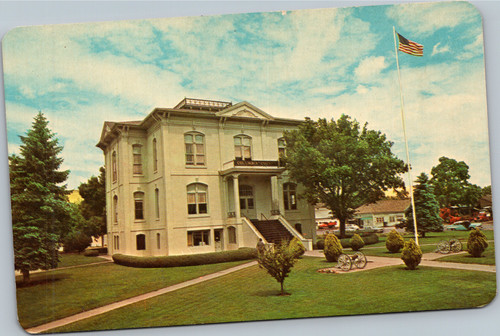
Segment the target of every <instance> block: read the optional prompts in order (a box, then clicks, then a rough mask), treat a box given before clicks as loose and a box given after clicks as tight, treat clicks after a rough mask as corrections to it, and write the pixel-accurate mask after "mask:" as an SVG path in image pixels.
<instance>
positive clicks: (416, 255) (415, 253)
mask: <svg viewBox="0 0 500 336" xmlns="http://www.w3.org/2000/svg"><path fill="white" fill-rule="evenodd" d="M401 259H403V261H404V263H405V265H406V267H408V269H410V270H414V269H417V266H418V264H420V261H421V260H422V250H421V249H420V246H418V245H417V244H415V242H414V241H413V239H410V240H409V241H407V242H406V243H405V246H404V248H403V251H402V252H401Z"/></svg>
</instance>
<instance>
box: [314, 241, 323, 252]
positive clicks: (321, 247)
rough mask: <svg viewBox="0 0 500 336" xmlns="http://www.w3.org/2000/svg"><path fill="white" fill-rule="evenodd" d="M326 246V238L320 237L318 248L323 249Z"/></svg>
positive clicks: (317, 243) (317, 242)
mask: <svg viewBox="0 0 500 336" xmlns="http://www.w3.org/2000/svg"><path fill="white" fill-rule="evenodd" d="M324 248H325V240H324V239H318V240H317V241H316V248H315V249H316V250H323V249H324Z"/></svg>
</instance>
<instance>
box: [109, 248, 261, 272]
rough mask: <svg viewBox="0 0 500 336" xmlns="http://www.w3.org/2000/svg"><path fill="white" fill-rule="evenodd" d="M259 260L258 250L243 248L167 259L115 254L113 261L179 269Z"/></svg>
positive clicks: (143, 266)
mask: <svg viewBox="0 0 500 336" xmlns="http://www.w3.org/2000/svg"><path fill="white" fill-rule="evenodd" d="M256 258H257V249H256V248H249V247H243V248H240V249H238V250H233V251H223V252H212V253H200V254H188V255H179V256H165V257H136V256H130V255H124V254H113V261H114V262H115V263H116V264H118V265H122V266H130V267H140V268H159V267H179V266H196V265H208V264H217V263H223V262H229V261H238V260H249V259H256Z"/></svg>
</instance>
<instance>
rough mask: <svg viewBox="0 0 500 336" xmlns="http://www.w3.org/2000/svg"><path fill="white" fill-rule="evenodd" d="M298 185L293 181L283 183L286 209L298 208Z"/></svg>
mask: <svg viewBox="0 0 500 336" xmlns="http://www.w3.org/2000/svg"><path fill="white" fill-rule="evenodd" d="M296 189H297V186H296V185H295V184H293V183H285V184H283V201H284V203H285V210H297V193H296Z"/></svg>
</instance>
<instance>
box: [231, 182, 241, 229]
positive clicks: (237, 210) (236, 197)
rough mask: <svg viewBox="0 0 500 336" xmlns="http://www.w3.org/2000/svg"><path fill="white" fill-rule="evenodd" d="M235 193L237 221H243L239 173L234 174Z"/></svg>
mask: <svg viewBox="0 0 500 336" xmlns="http://www.w3.org/2000/svg"><path fill="white" fill-rule="evenodd" d="M232 177H233V194H234V214H235V217H236V223H239V222H240V221H241V211H240V190H239V189H240V188H239V183H238V175H233V176H232Z"/></svg>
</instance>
